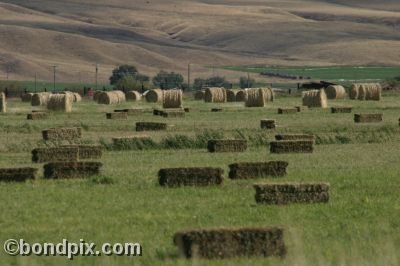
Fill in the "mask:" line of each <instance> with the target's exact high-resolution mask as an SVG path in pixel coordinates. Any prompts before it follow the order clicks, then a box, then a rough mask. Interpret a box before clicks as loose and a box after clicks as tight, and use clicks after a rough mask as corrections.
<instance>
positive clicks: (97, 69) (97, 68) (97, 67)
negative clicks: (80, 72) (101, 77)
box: [96, 63, 99, 91]
mask: <svg viewBox="0 0 400 266" xmlns="http://www.w3.org/2000/svg"><path fill="white" fill-rule="evenodd" d="M98 73H99V65H98V64H97V63H96V91H97V77H98Z"/></svg>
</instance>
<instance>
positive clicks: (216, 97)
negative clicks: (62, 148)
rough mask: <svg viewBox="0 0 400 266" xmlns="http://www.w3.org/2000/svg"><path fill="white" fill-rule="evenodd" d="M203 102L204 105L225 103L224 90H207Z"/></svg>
mask: <svg viewBox="0 0 400 266" xmlns="http://www.w3.org/2000/svg"><path fill="white" fill-rule="evenodd" d="M204 101H205V102H206V103H225V102H226V101H227V95H226V90H225V88H216V87H213V88H207V89H206V90H205V92H204Z"/></svg>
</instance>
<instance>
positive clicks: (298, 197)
mask: <svg viewBox="0 0 400 266" xmlns="http://www.w3.org/2000/svg"><path fill="white" fill-rule="evenodd" d="M329 187H330V185H329V184H328V183H269V184H268V183H267V184H255V185H254V188H255V190H256V195H255V199H256V202H257V203H265V204H280V205H281V204H290V203H320V202H322V203H325V202H328V201H329Z"/></svg>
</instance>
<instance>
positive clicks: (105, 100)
mask: <svg viewBox="0 0 400 266" xmlns="http://www.w3.org/2000/svg"><path fill="white" fill-rule="evenodd" d="M123 102H125V93H124V92H123V91H103V92H102V93H100V95H99V96H98V97H97V103H99V104H118V103H123Z"/></svg>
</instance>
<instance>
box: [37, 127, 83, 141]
mask: <svg viewBox="0 0 400 266" xmlns="http://www.w3.org/2000/svg"><path fill="white" fill-rule="evenodd" d="M42 136H43V139H44V140H51V141H62V140H77V139H80V138H81V136H82V129H81V128H80V127H71V128H50V129H46V130H43V131H42Z"/></svg>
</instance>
